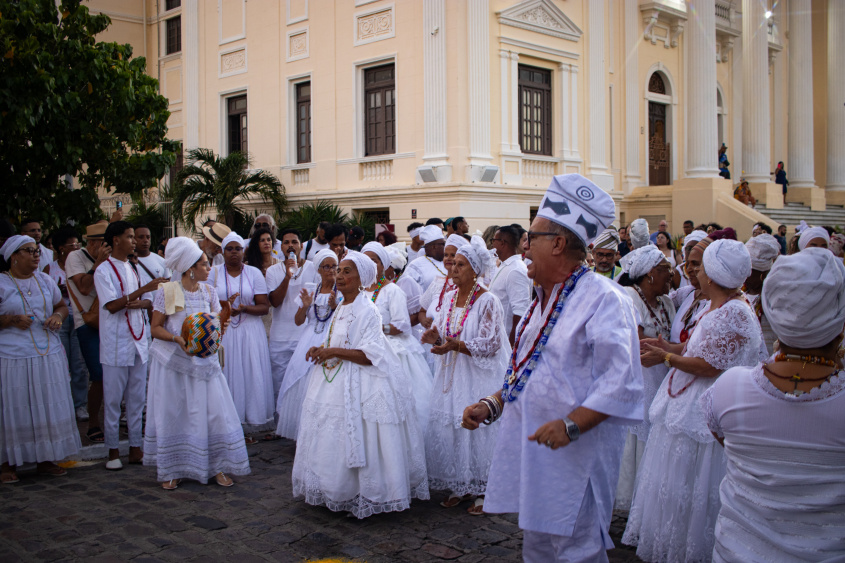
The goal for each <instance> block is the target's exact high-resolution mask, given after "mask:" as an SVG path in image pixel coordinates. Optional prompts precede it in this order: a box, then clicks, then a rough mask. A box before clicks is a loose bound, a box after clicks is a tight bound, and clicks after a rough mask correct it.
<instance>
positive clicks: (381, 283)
mask: <svg viewBox="0 0 845 563" xmlns="http://www.w3.org/2000/svg"><path fill="white" fill-rule="evenodd" d="M385 285H387V279H385V277H384V274H382V275H381V279H380V280H379V281H378V283H377V284H376V290H375V291H374V292H373V297H372V299H373V303H375V302H376V299H378V294H379V292H380V291H381V288H383V287H384V286H385Z"/></svg>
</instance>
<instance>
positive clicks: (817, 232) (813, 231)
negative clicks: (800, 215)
mask: <svg viewBox="0 0 845 563" xmlns="http://www.w3.org/2000/svg"><path fill="white" fill-rule="evenodd" d="M815 238H821V239H824V241H825V242H826V243H827V245H828V246H830V235H829V234H828V233H827V229H825V228H824V227H808V228H806V229H804V230H803V231H801V236H800V237H799V238H798V250H804V249H805V248H807V245H808V244H810V241H811V240H813V239H815Z"/></svg>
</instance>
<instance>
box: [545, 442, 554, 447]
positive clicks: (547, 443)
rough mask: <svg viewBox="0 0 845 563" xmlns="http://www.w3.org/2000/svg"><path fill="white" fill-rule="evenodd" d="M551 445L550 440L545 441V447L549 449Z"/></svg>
mask: <svg viewBox="0 0 845 563" xmlns="http://www.w3.org/2000/svg"><path fill="white" fill-rule="evenodd" d="M552 443H553V442H552V441H551V440H546V445H547V446H548V447H550V448H551V447H552Z"/></svg>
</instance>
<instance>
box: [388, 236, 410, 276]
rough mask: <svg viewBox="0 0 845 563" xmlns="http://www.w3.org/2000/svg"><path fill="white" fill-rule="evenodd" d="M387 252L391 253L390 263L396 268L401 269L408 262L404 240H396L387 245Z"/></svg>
mask: <svg viewBox="0 0 845 563" xmlns="http://www.w3.org/2000/svg"><path fill="white" fill-rule="evenodd" d="M387 252H388V254H390V265H391V266H393V269H394V270H401V269H403V268H404V267H405V265H406V264H407V263H408V255H407V253H406V251H405V243H404V242H394V243H393V244H391V245H389V246H387Z"/></svg>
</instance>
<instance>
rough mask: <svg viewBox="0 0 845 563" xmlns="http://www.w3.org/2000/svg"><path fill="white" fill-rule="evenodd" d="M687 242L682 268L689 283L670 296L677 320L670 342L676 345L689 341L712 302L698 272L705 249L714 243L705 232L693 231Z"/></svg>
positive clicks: (673, 323)
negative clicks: (705, 295)
mask: <svg viewBox="0 0 845 563" xmlns="http://www.w3.org/2000/svg"><path fill="white" fill-rule="evenodd" d="M685 240H687V241H689V242H687V245H686V246H685V247H684V250H685V253H686V260H685V261H684V263H683V264H682V265H681V266H682V267H683V268H684V269H685V271H686V274H687V278H688V279H689V283H688V284H687V285H685V286H683V287H679V288H678V289H676V290H675V291H673V292H671V293H670V294H669V295H670V296H671V297H672V302H673V303H674V305H675V320H674V321H672V333H671V334H670V336H669V341H670V342H674V343H675V344H683V343H684V342H686V341H687V340H689V337H690V334H692V331H693V329H694V328H695V326H696V325H697V324H698V321H699V319H700V318H701V315H703V314H704V313H705V312H706V311H707V310H708V309H709V308H710V301H709V300H708V299H707V298H706V297H704V295H703V293H702V291H701V284H700V283H699V281H698V270H699V269H701V263H702V261H703V260H704V249H705V248H707V246H709V245H710V243H711V242H713V241H712V240H711V239H709V238H707V236H706V233H705V232H704V231H693V232H691V233H690V234H689V235H687V237H686V239H685ZM698 243H701V244H700V245H699V244H698Z"/></svg>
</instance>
